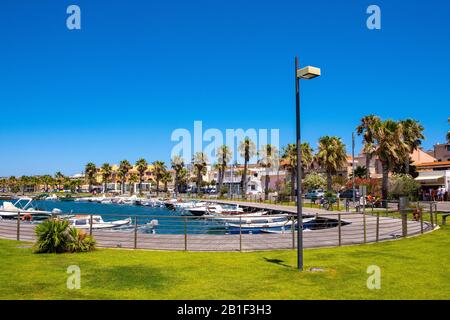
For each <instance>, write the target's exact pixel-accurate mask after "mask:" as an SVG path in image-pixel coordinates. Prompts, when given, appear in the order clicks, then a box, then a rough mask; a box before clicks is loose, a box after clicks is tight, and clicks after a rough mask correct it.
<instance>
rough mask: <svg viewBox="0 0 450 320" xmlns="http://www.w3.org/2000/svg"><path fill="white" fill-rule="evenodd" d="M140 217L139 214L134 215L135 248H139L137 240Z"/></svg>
mask: <svg viewBox="0 0 450 320" xmlns="http://www.w3.org/2000/svg"><path fill="white" fill-rule="evenodd" d="M137 227H138V218H137V216H134V249H137V241H138V234H137V230H138V228H137Z"/></svg>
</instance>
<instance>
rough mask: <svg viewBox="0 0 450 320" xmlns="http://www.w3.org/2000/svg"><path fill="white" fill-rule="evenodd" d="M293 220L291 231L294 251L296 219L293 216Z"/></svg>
mask: <svg viewBox="0 0 450 320" xmlns="http://www.w3.org/2000/svg"><path fill="white" fill-rule="evenodd" d="M291 218H292V225H291V230H292V249H294V250H295V219H294V216H292V217H291Z"/></svg>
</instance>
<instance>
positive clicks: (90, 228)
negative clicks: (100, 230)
mask: <svg viewBox="0 0 450 320" xmlns="http://www.w3.org/2000/svg"><path fill="white" fill-rule="evenodd" d="M89 236H91V237H92V214H91V215H90V216H89Z"/></svg>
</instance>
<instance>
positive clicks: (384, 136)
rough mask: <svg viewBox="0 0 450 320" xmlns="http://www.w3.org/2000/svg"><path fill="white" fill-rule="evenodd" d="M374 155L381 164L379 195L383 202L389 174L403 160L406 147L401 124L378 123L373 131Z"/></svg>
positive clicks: (386, 192) (390, 121)
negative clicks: (381, 173) (381, 175)
mask: <svg viewBox="0 0 450 320" xmlns="http://www.w3.org/2000/svg"><path fill="white" fill-rule="evenodd" d="M374 140H375V145H376V148H375V154H376V155H377V157H378V159H379V160H380V162H381V167H382V171H383V178H382V184H381V194H382V197H383V200H387V198H388V183H389V172H390V170H391V169H392V168H393V167H394V166H395V165H396V164H398V163H401V162H402V161H403V159H404V154H405V153H406V152H408V146H407V145H406V144H405V143H404V141H403V128H402V125H401V123H398V122H395V121H393V120H385V121H380V122H379V123H377V125H376V126H375V130H374Z"/></svg>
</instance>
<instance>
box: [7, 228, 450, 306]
mask: <svg viewBox="0 0 450 320" xmlns="http://www.w3.org/2000/svg"><path fill="white" fill-rule="evenodd" d="M23 245H24V243H19V242H16V241H7V240H0V261H1V264H2V266H1V269H0V299H449V298H450V254H449V252H450V251H449V250H450V249H449V248H450V227H442V229H441V230H438V231H435V232H433V233H430V234H426V235H423V236H421V237H415V238H410V239H406V240H399V241H391V242H385V243H380V244H371V245H361V246H352V247H342V248H330V249H314V250H306V251H305V260H306V267H307V268H311V267H319V268H323V269H324V271H323V272H310V271H308V272H303V273H299V272H298V271H297V270H296V269H295V265H296V254H295V252H294V251H271V252H252V253H239V252H230V253H196V252H159V251H132V250H114V249H102V250H97V251H95V252H92V253H84V254H62V255H53V254H49V255H37V254H33V253H32V252H31V249H29V248H23V247H21V246H23ZM69 265H78V266H79V267H80V268H81V289H79V290H69V289H67V286H66V281H67V277H68V276H69V275H68V274H67V273H66V269H67V267H68V266H69ZM370 265H377V266H379V267H380V268H381V289H380V290H369V289H367V286H366V281H367V278H368V276H369V275H368V274H367V273H366V271H367V267H368V266H370Z"/></svg>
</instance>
